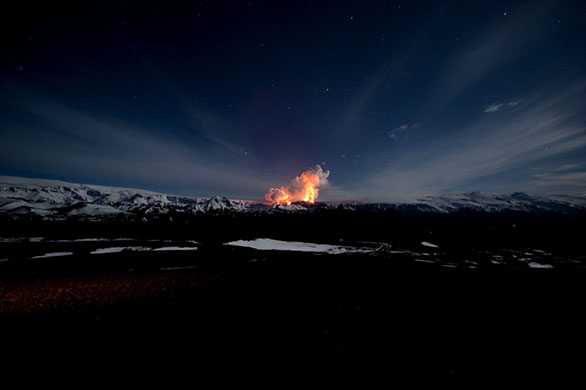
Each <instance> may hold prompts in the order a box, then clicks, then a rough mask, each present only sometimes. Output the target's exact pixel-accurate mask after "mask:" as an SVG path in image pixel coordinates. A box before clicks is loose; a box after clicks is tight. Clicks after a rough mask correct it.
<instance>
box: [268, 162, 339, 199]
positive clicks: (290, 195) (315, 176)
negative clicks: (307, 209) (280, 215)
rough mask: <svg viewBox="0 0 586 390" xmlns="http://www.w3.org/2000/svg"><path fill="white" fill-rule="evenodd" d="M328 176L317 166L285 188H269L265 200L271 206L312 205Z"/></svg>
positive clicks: (327, 173)
mask: <svg viewBox="0 0 586 390" xmlns="http://www.w3.org/2000/svg"><path fill="white" fill-rule="evenodd" d="M329 175H330V171H324V170H323V169H322V168H321V166H320V165H319V164H317V165H316V166H315V167H313V168H309V169H308V170H306V171H305V172H303V173H302V174H301V175H299V176H297V177H296V178H295V179H293V180H291V182H290V183H289V185H288V186H287V187H280V188H271V189H270V190H269V191H268V192H267V193H266V194H265V199H266V200H267V201H268V202H271V203H273V204H291V202H299V201H303V202H310V203H314V202H315V200H316V199H317V197H318V194H319V187H320V185H324V184H326V183H327V181H328V180H327V179H328V176H329Z"/></svg>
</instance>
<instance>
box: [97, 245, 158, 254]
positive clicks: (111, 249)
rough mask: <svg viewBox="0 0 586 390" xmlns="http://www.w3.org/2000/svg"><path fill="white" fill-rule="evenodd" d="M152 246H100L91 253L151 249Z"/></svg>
mask: <svg viewBox="0 0 586 390" xmlns="http://www.w3.org/2000/svg"><path fill="white" fill-rule="evenodd" d="M149 250H151V248H145V247H142V246H113V247H109V248H98V249H96V250H95V251H92V252H90V254H91V255H102V254H105V253H120V252H122V251H149Z"/></svg>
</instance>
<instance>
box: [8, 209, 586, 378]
mask: <svg viewBox="0 0 586 390" xmlns="http://www.w3.org/2000/svg"><path fill="white" fill-rule="evenodd" d="M218 218H220V219H222V218H228V220H227V221H226V220H222V221H221V222H217V224H216V223H215V222H214V221H213V220H209V221H206V223H207V226H208V229H207V230H206V229H205V228H203V227H202V226H198V227H197V228H196V227H194V228H193V229H191V228H190V226H192V225H191V224H190V223H187V224H186V225H181V227H177V226H175V225H173V226H174V227H173V226H167V225H165V226H164V227H161V225H160V224H156V223H152V224H147V225H144V224H143V225H135V224H133V223H126V224H122V225H120V224H116V225H108V224H102V225H99V224H96V223H94V224H92V223H81V222H79V223H77V224H75V223H67V224H66V223H55V222H54V223H40V222H38V221H37V222H36V223H35V224H34V225H30V224H29V222H18V221H12V222H11V224H10V229H11V232H12V233H13V234H12V237H22V236H23V234H25V233H29V234H28V237H29V239H25V240H20V241H18V240H12V241H11V240H8V239H5V242H3V243H0V244H1V249H2V256H0V257H2V258H6V259H8V260H5V261H3V262H0V336H1V337H2V359H3V365H2V367H4V369H5V370H8V369H9V368H8V367H12V366H20V367H23V366H25V367H29V366H34V365H35V364H38V365H46V364H55V365H57V366H60V367H61V368H63V369H64V370H68V369H69V368H70V367H71V364H81V365H84V366H86V368H87V366H89V367H92V368H95V369H96V370H98V371H99V370H102V369H103V372H104V373H107V372H108V369H107V367H108V365H114V366H116V365H117V366H118V367H127V366H128V367H130V365H133V364H138V365H139V366H140V365H141V364H143V363H145V362H146V363H148V364H149V367H150V366H156V367H159V369H161V370H162V367H166V368H167V369H168V368H169V367H172V369H171V371H173V369H176V370H179V369H178V368H177V367H183V368H182V370H183V372H184V373H185V371H184V370H185V367H187V369H188V371H187V372H188V373H193V375H201V374H203V372H200V371H198V370H199V369H200V368H201V367H202V366H201V365H200V364H201V363H202V362H208V363H210V362H213V364H214V365H216V367H223V368H225V369H226V370H228V367H229V365H228V363H234V362H236V363H238V364H239V365H244V364H247V365H249V364H252V365H253V366H254V367H256V368H255V370H258V372H257V371H252V372H253V373H254V372H256V373H257V374H255V375H253V376H254V377H255V380H254V382H251V383H252V384H255V386H250V387H261V388H262V387H263V385H266V384H267V383H268V384H272V385H273V386H274V387H275V388H283V387H289V386H291V387H318V386H319V387H328V388H330V387H334V386H338V385H354V387H366V388H372V387H377V388H378V387H391V388H437V387H446V388H528V387H530V386H531V387H534V386H535V385H538V386H543V387H549V388H580V387H581V385H580V384H583V382H582V381H583V378H582V375H583V373H584V362H585V360H584V354H585V352H584V351H585V350H586V349H585V347H586V319H584V307H585V298H586V269H585V268H584V267H585V266H586V265H585V264H584V263H582V259H583V257H582V256H583V254H584V252H583V251H582V250H581V249H580V246H579V245H578V244H576V243H575V240H576V239H577V238H578V237H579V236H580V235H579V234H578V233H576V232H574V230H575V229H576V228H579V227H580V226H583V225H582V221H581V220H580V219H577V220H573V221H570V222H567V221H566V222H563V223H562V222H559V224H558V225H555V223H554V222H555V221H554V222H552V224H554V225H552V226H555V229H553V230H550V228H549V227H548V226H549V225H548V226H545V227H544V226H542V227H539V226H536V224H535V223H534V221H533V222H530V223H526V224H525V225H524V222H523V220H516V221H513V222H516V224H515V225H516V226H515V229H517V230H518V229H521V232H520V233H519V232H517V233H515V230H512V232H511V233H510V234H506V231H505V230H506V229H510V225H512V224H511V221H510V220H508V219H506V220H503V221H500V220H493V219H491V220H490V221H488V222H487V221H484V222H483V223H480V222H478V223H477V224H476V225H474V224H471V223H470V221H469V220H465V219H464V221H465V222H461V223H460V222H454V221H452V220H450V221H435V220H434V221H430V220H425V221H424V220H422V219H416V221H419V222H412V224H411V225H409V224H403V229H400V228H397V227H396V226H395V227H389V226H387V227H386V228H385V227H384V226H381V225H379V227H376V225H370V224H369V225H362V228H361V227H360V225H358V224H357V222H356V221H353V222H354V223H353V224H348V225H345V226H344V227H342V226H340V225H338V224H336V223H333V224H332V225H330V226H332V230H333V232H331V231H330V232H327V234H324V235H321V236H320V235H319V234H318V233H317V232H318V231H319V230H320V229H324V228H327V226H328V224H327V223H325V222H323V223H322V224H321V225H320V224H317V223H313V224H310V225H309V227H307V228H306V230H305V231H303V230H300V231H299V233H297V234H296V233H295V232H296V230H295V229H297V228H301V226H302V225H304V224H305V222H308V221H307V220H303V218H302V217H299V216H297V217H294V218H301V220H300V221H301V222H303V223H301V222H299V221H298V220H295V221H291V220H289V221H282V220H276V219H275V220H272V221H263V225H253V226H252V227H251V228H250V229H246V228H245V225H244V224H241V221H238V220H234V219H233V218H234V217H226V216H224V217H218ZM230 218H232V219H230ZM247 218H250V217H247ZM275 218H277V217H275ZM278 218H283V217H278ZM292 218H293V217H292ZM307 218H308V220H309V219H310V217H307ZM311 218H313V217H311ZM377 218H378V217H377ZM380 218H381V220H382V221H383V222H384V218H383V217H380ZM388 218H390V217H388ZM381 220H377V221H373V222H378V223H380V222H381ZM395 221H396V220H395ZM248 222H249V221H248V220H247V221H246V224H248ZM265 222H266V223H270V225H269V226H268V227H265V228H263V227H262V226H265V225H264V223H265ZM309 222H311V221H309ZM330 222H332V221H330ZM386 222H387V225H392V223H393V222H394V220H392V219H391V220H387V221H386ZM191 223H194V222H191ZM282 223H286V225H285V226H286V227H285V228H284V230H286V232H285V233H286V234H288V235H289V236H291V239H297V240H301V239H306V240H307V239H308V238H310V237H308V236H313V238H314V240H313V242H316V241H318V242H330V243H331V242H333V240H334V236H336V234H338V237H342V238H338V240H337V241H336V242H340V240H343V242H344V243H348V242H352V243H354V244H355V245H358V244H357V243H359V242H362V241H360V240H363V239H364V238H365V237H362V235H366V236H369V237H373V239H376V240H381V239H384V238H385V237H386V240H383V241H382V243H386V244H390V247H388V246H384V245H382V244H381V246H379V244H380V242H379V243H372V242H369V243H368V244H364V245H367V246H368V245H369V246H370V248H373V249H374V250H373V251H371V252H364V253H342V254H325V253H304V252H290V251H259V250H255V249H251V248H241V247H234V246H229V245H224V243H226V242H227V241H229V240H232V239H236V238H239V237H238V236H240V238H247V239H250V238H253V237H254V236H255V235H256V237H267V236H272V237H275V238H281V239H283V238H284V237H282V236H281V235H279V233H275V232H277V231H278V227H279V226H282V225H281V224H282ZM418 223H420V224H418ZM7 226H8V225H6V224H4V225H3V229H5V230H10V229H9V228H7ZM222 226H223V227H224V228H222ZM249 226H251V225H249ZM393 226H394V225H393ZM466 226H467V227H468V228H466ZM564 226H565V227H566V228H567V229H569V230H567V231H564V230H563V229H562V228H561V227H564ZM252 228H254V229H256V231H254V229H252ZM263 229H265V230H266V231H263ZM393 229H394V230H393ZM271 231H272V232H273V234H272V235H271V234H270V232H271ZM194 232H195V233H194ZM239 232H240V234H239ZM377 232H378V233H377ZM401 232H402V233H401ZM483 232H484V233H486V234H493V235H492V236H490V235H489V236H488V237H487V236H485V235H483ZM490 232H492V233H490ZM528 232H529V233H528ZM513 234H518V236H514V235H513ZM548 234H549V235H548ZM377 235H378V236H377ZM37 236H39V237H43V239H42V240H41V239H34V238H33V239H30V237H37ZM170 236H172V237H174V238H175V239H176V240H187V239H193V240H195V241H197V243H193V242H192V243H191V244H189V245H193V246H194V247H197V249H196V250H190V251H180V250H177V251H173V250H170V251H160V252H156V251H130V250H124V251H122V252H119V253H106V254H100V255H96V254H90V253H91V251H93V250H95V249H96V248H97V247H98V246H101V247H108V246H109V247H111V246H116V245H118V246H120V244H119V243H118V244H116V242H118V241H112V242H109V241H105V240H106V239H112V240H114V239H115V238H116V237H134V238H133V241H132V245H133V246H149V245H151V246H152V245H154V244H153V242H154V243H155V244H156V242H157V241H156V240H161V242H162V241H163V240H166V242H171V239H170ZM352 236H353V237H354V238H355V240H354V241H351V238H352ZM4 237H7V231H5V232H4ZM80 237H102V238H104V241H99V242H91V241H73V240H70V242H60V241H63V240H58V238H62V239H63V238H67V239H70V238H71V239H79V238H80ZM450 237H452V240H451V241H450ZM454 237H457V239H456V238H454ZM474 237H480V238H477V239H474ZM535 237H537V239H536V238H535ZM547 237H549V240H548V239H547ZM397 240H398V241H400V242H397ZM422 240H427V241H431V242H434V243H435V244H437V245H438V246H439V249H433V248H432V249H433V250H432V251H430V250H428V249H429V248H426V247H421V245H419V244H420V242H421V241H422ZM565 240H567V242H566V241H565ZM113 242H115V243H114V244H113ZM572 242H573V243H574V244H573V245H570V243H572ZM489 244H490V245H489ZM124 245H129V244H128V243H125V244H124ZM181 245H187V244H185V241H183V244H181ZM381 248H382V249H381ZM385 248H386V249H385ZM388 248H402V250H396V251H391V250H388ZM568 248H569V249H568ZM403 249H404V250H403ZM415 249H417V250H418V253H415V254H414V252H413V251H414V250H415ZM529 249H531V250H533V249H538V250H539V251H542V252H543V253H548V255H549V256H550V257H551V258H550V259H549V260H548V264H552V265H553V266H552V268H549V269H544V268H531V267H527V266H524V265H523V264H525V263H526V261H525V260H523V261H520V260H518V256H516V255H511V257H509V258H507V257H506V256H505V255H504V253H524V251H527V250H529ZM60 251H61V252H68V251H69V252H71V253H73V254H72V255H67V256H59V257H48V258H37V259H31V257H34V256H35V255H38V254H42V253H48V252H51V253H55V252H60ZM499 251H500V252H499ZM497 252H498V253H497ZM495 253H496V254H495ZM499 253H500V254H499ZM539 253H541V252H539ZM528 255H529V254H528ZM425 256H427V257H425ZM483 256H484V257H483ZM487 256H488V257H487ZM419 258H421V259H419ZM430 259H431V260H430ZM438 259H439V260H438ZM490 259H499V261H493V260H490ZM417 260H422V261H417ZM434 260H435V261H434ZM541 260H543V259H541ZM541 260H540V261H541ZM524 261H525V263H524ZM470 264H474V265H472V266H470ZM292 361H297V362H304V363H305V364H307V363H308V362H309V363H311V364H313V365H314V366H317V367H318V370H319V371H320V372H322V374H324V376H325V378H322V381H323V382H320V381H315V382H314V381H313V380H312V381H311V382H307V381H304V379H303V378H304V374H305V373H306V372H305V371H303V370H301V371H297V372H296V373H294V374H291V373H289V374H288V375H287V376H280V377H278V378H277V379H270V380H269V379H268V378H267V376H266V374H267V371H269V370H270V369H269V365H268V364H269V363H270V364H272V365H274V364H275V363H276V364H280V365H285V366H287V367H290V365H289V364H290V363H291V362H292ZM331 365H333V366H334V367H335V368H336V369H335V370H334V371H329V370H327V371H326V370H325V367H326V366H331ZM143 367H145V366H143ZM359 367H360V368H361V369H359ZM364 367H366V368H367V371H366V372H364V371H362V368H364ZM326 373H327V374H326ZM147 374H148V370H147V371H146V372H145V371H144V370H143V371H141V373H140V375H141V376H142V378H143V379H144V378H145V375H147ZM226 378H228V379H230V380H233V381H240V379H239V378H234V377H232V378H231V375H225V377H224V379H226ZM251 383H248V382H245V381H242V382H241V383H240V386H241V387H249V386H246V384H251ZM576 386H578V387H576Z"/></svg>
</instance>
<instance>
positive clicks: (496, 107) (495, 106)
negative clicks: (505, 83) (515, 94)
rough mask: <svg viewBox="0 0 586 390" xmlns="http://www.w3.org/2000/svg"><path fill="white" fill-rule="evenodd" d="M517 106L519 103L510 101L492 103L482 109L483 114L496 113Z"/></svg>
mask: <svg viewBox="0 0 586 390" xmlns="http://www.w3.org/2000/svg"><path fill="white" fill-rule="evenodd" d="M518 104H519V101H512V102H508V103H493V104H491V105H490V106H488V107H485V108H484V112H497V111H499V110H501V109H506V108H512V107H515V106H516V105H518Z"/></svg>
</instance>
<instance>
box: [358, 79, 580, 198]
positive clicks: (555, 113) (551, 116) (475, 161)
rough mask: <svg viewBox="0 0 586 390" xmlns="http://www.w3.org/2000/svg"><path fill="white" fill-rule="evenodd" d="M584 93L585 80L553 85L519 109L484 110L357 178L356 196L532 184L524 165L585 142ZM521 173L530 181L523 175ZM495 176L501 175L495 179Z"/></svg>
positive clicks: (553, 157)
mask: <svg viewBox="0 0 586 390" xmlns="http://www.w3.org/2000/svg"><path fill="white" fill-rule="evenodd" d="M585 95H586V83H584V82H581V83H577V84H576V85H573V86H571V87H566V88H563V89H558V88H556V89H554V88H551V89H550V90H549V91H548V93H546V94H544V95H539V96H535V97H534V98H533V100H532V101H528V102H527V103H528V104H524V105H522V106H519V109H516V110H507V111H506V112H504V113H503V115H497V116H492V115H488V116H481V117H480V118H479V119H478V120H477V121H476V122H474V123H473V124H471V125H469V126H467V127H465V128H463V129H461V130H459V131H456V132H455V133H454V134H452V135H450V136H444V137H443V138H442V139H440V138H434V139H429V140H428V141H427V142H425V143H424V144H423V145H422V146H421V147H418V148H415V149H413V150H412V151H409V152H405V153H403V154H402V155H401V156H400V157H399V158H396V159H394V160H393V161H391V162H387V163H386V164H385V166H384V168H383V169H381V170H380V171H379V172H377V173H374V174H370V175H368V178H367V179H365V180H363V181H362V182H360V183H357V186H356V187H355V188H354V190H355V191H356V197H358V198H367V197H368V198H372V199H385V198H389V197H393V196H409V195H423V194H432V193H439V192H446V191H452V190H461V189H474V188H475V187H474V185H476V186H477V187H476V188H478V187H481V188H482V189H484V190H487V189H489V190H490V189H498V188H500V187H502V188H511V187H515V188H517V189H520V188H522V187H523V186H524V185H529V184H530V183H529V182H530V181H532V180H533V179H534V178H532V177H531V175H530V174H528V173H527V171H526V170H524V169H526V167H527V166H530V165H531V164H534V163H536V162H545V163H548V164H551V163H552V162H553V161H556V160H558V159H559V158H560V157H562V156H568V155H570V154H571V153H573V152H576V151H579V150H583V149H584V148H586V120H585V118H584V116H583V115H582V111H581V110H582V107H583V106H582V104H581V102H582V101H583V99H584V98H586V96H585ZM519 175H521V176H522V177H523V176H524V177H525V181H519V178H518V177H519ZM491 177H498V180H494V181H493V182H492V183H491V180H490V178H491ZM558 177H559V175H558ZM579 177H580V176H579V175H578V176H576V175H568V176H565V178H566V179H567V180H571V179H572V178H575V179H577V178H579ZM550 182H551V180H550Z"/></svg>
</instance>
